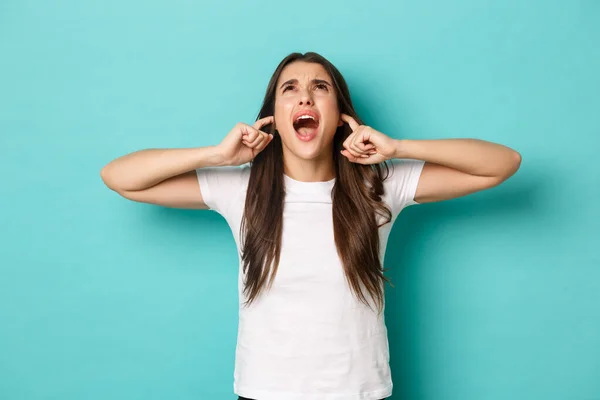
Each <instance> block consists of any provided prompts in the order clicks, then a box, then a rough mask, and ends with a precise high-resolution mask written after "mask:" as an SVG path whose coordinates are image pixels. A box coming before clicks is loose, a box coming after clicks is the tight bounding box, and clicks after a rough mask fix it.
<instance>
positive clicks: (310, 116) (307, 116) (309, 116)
mask: <svg viewBox="0 0 600 400" xmlns="http://www.w3.org/2000/svg"><path fill="white" fill-rule="evenodd" d="M307 118H310V119H312V120H313V121H314V120H315V118H314V117H313V116H312V115H301V116H299V117H298V118H296V121H298V120H299V119H307Z"/></svg>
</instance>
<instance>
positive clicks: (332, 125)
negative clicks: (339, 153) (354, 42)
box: [275, 61, 343, 160]
mask: <svg viewBox="0 0 600 400" xmlns="http://www.w3.org/2000/svg"><path fill="white" fill-rule="evenodd" d="M303 112H309V115H311V116H312V117H313V118H314V119H313V118H306V117H305V118H306V119H298V116H299V115H302V113H303ZM342 124H343V122H342V121H341V120H340V113H339V108H338V104H337V96H336V93H335V88H334V86H333V81H332V80H331V77H330V76H329V74H328V73H327V71H326V70H325V68H323V66H322V65H321V64H317V63H308V62H304V61H295V62H292V63H290V64H288V65H287V66H285V68H284V69H283V71H282V72H281V75H280V76H279V79H278V81H277V86H276V92H275V127H276V129H277V131H278V132H279V134H280V136H281V141H282V144H283V152H284V157H286V155H287V156H289V155H290V154H289V153H290V152H291V153H292V154H293V155H294V156H296V157H298V158H301V159H305V160H313V159H318V158H328V156H329V157H331V155H332V154H333V153H332V151H333V136H334V135H335V132H336V129H337V127H338V126H341V125H342Z"/></svg>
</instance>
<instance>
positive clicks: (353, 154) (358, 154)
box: [345, 146, 361, 157]
mask: <svg viewBox="0 0 600 400" xmlns="http://www.w3.org/2000/svg"><path fill="white" fill-rule="evenodd" d="M345 150H346V151H347V152H348V153H350V154H351V155H352V157H360V156H361V153H359V152H357V151H354V149H353V148H352V147H350V146H348V147H346V148H345Z"/></svg>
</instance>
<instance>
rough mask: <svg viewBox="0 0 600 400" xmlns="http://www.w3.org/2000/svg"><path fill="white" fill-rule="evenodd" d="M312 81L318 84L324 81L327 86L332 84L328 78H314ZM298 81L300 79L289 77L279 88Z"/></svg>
mask: <svg viewBox="0 0 600 400" xmlns="http://www.w3.org/2000/svg"><path fill="white" fill-rule="evenodd" d="M310 82H311V83H314V84H317V83H324V84H325V85H327V86H331V83H329V82H327V81H326V80H323V79H313V80H312V81H310ZM296 83H298V79H289V80H287V81H285V82H283V83H282V84H281V86H280V87H279V89H281V88H282V87H284V86H285V85H291V84H296Z"/></svg>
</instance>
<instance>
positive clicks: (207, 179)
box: [196, 164, 250, 217]
mask: <svg viewBox="0 0 600 400" xmlns="http://www.w3.org/2000/svg"><path fill="white" fill-rule="evenodd" d="M196 176H197V178H198V184H199V185H200V193H201V195H202V199H203V200H204V203H205V204H206V205H207V206H208V207H209V208H210V209H211V210H213V211H216V212H218V213H219V214H221V215H223V216H225V217H227V215H228V212H229V210H230V209H231V208H232V206H234V205H239V203H240V202H243V201H244V200H243V193H245V190H246V188H247V187H248V178H249V176H250V167H249V166H248V165H246V164H245V165H242V166H223V167H205V168H198V169H196Z"/></svg>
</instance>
